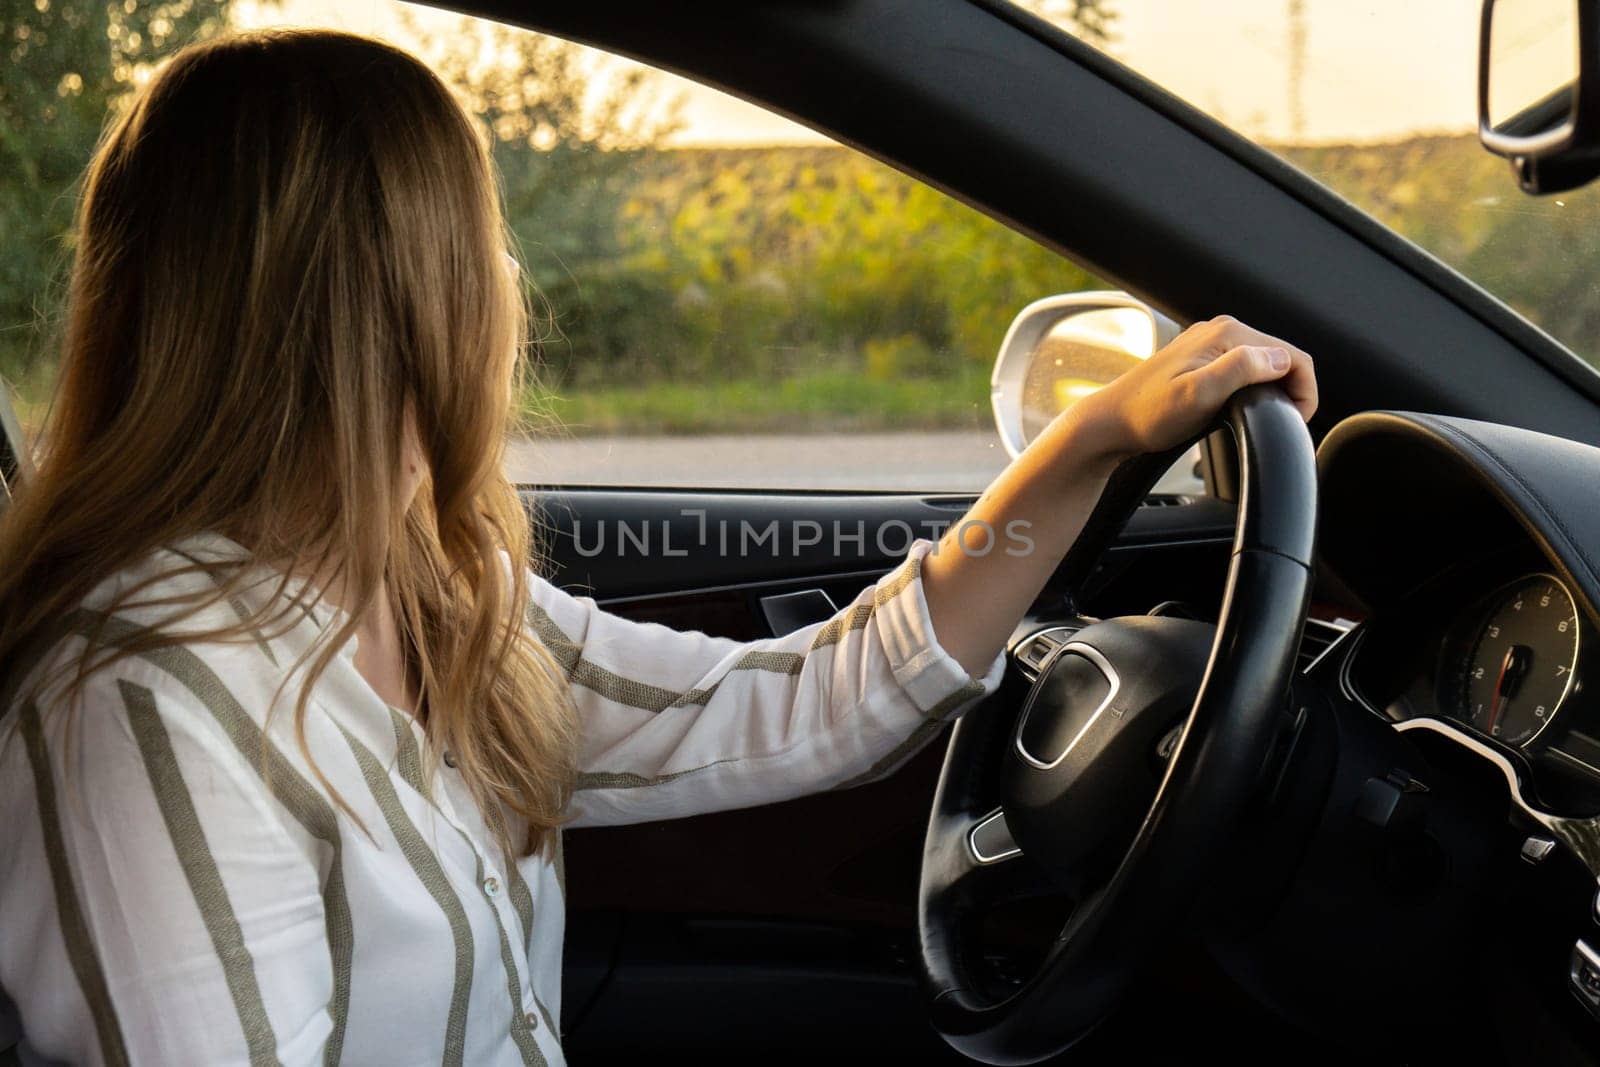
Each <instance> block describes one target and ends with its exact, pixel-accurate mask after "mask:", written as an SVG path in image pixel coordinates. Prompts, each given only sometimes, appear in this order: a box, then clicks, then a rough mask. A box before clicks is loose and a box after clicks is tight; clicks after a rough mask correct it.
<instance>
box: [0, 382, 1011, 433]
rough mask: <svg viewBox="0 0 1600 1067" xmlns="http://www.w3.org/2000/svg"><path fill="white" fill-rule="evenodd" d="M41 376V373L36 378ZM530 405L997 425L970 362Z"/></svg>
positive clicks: (611, 390)
mask: <svg viewBox="0 0 1600 1067" xmlns="http://www.w3.org/2000/svg"><path fill="white" fill-rule="evenodd" d="M34 384H37V383H34ZM18 393H19V394H20V395H14V396H13V400H14V402H15V404H16V408H17V415H18V418H19V419H20V421H21V422H22V423H23V425H24V426H25V427H28V428H29V429H30V430H37V429H38V424H39V423H40V422H41V421H42V420H43V418H44V414H45V396H46V392H45V390H44V389H43V388H35V389H32V390H26V391H24V390H18ZM523 414H524V416H526V417H527V418H528V419H529V420H530V421H532V422H534V423H536V424H537V423H539V422H541V421H544V420H547V419H554V421H555V422H556V423H557V424H558V426H559V427H560V429H561V432H562V433H564V434H570V435H572V436H574V437H584V436H602V435H613V434H616V435H640V434H686V435H687V434H706V433H824V432H829V431H833V432H867V431H873V430H956V429H961V430H967V429H970V430H983V431H987V430H989V429H991V428H992V426H993V423H992V421H991V420H992V416H991V415H990V411H989V375H988V372H987V371H985V370H983V369H981V368H962V369H961V370H960V372H959V373H958V374H956V375H955V376H952V377H948V378H900V379H891V380H878V379H874V378H870V377H868V376H867V375H865V374H863V373H861V372H860V371H858V370H839V371H823V372H816V373H811V374H803V375H795V376H791V377H788V378H784V379H781V380H778V381H772V380H768V379H746V380H738V381H722V382H658V383H656V384H653V385H642V386H630V387H625V388H624V387H608V388H601V389H581V390H579V389H575V390H572V391H571V392H569V393H565V394H556V395H551V394H548V393H542V392H534V393H530V394H529V395H528V396H527V397H525V398H524V403H523Z"/></svg>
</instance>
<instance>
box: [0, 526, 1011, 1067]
mask: <svg viewBox="0 0 1600 1067" xmlns="http://www.w3.org/2000/svg"><path fill="white" fill-rule="evenodd" d="M176 547H178V548H180V549H181V551H182V553H183V554H184V555H185V556H187V557H189V558H192V559H195V560H198V561H202V562H212V561H219V560H229V559H239V558H241V556H242V554H243V552H244V550H243V549H242V548H240V547H239V546H238V545H236V544H234V543H233V542H232V541H229V540H227V539H225V538H221V537H218V536H214V535H208V536H202V537H195V538H191V539H188V540H187V541H186V542H184V543H183V544H182V545H180V546H176ZM930 547H931V546H930V544H929V543H928V542H926V541H920V542H918V543H917V544H916V545H915V546H913V549H912V551H911V554H910V555H909V557H908V558H907V560H906V562H905V563H904V564H903V565H901V566H900V567H899V568H897V569H896V570H894V571H893V572H891V573H890V574H888V575H887V576H885V577H884V578H883V579H882V580H880V581H879V582H877V583H876V585H874V586H872V587H870V588H868V589H866V590H864V591H863V592H862V594H861V595H860V596H859V597H858V598H857V599H856V600H855V601H854V602H853V603H852V604H850V605H849V606H847V607H845V608H844V609H843V610H841V611H840V612H839V613H838V614H837V615H835V616H834V617H833V618H832V619H831V620H830V621H828V622H826V623H820V624H817V625H813V626H808V627H805V628H803V629H801V630H799V631H796V632H795V633H792V634H789V635H786V636H783V637H778V638H773V639H770V640H762V641H752V642H748V643H739V642H736V641H730V640H726V639H721V638H713V637H708V636H706V635H704V634H700V633H682V632H677V631H674V630H670V629H668V628H666V627H662V626H658V625H654V624H648V623H637V622H632V621H628V620H625V619H622V618H619V617H617V616H615V615H611V614H608V613H607V612H605V611H603V610H601V609H600V608H598V607H597V606H596V605H595V603H594V601H592V600H590V599H588V598H575V597H572V596H569V595H567V594H566V593H564V592H562V591H561V590H559V589H557V588H556V587H555V586H553V585H551V584H550V583H549V582H546V581H544V580H542V579H540V578H537V577H532V578H531V579H530V581H531V586H532V591H533V597H532V601H533V604H532V607H531V608H530V611H529V625H530V626H531V627H532V628H533V630H534V632H535V633H536V634H537V635H538V637H539V638H540V639H541V640H543V641H544V642H545V644H546V645H547V647H549V648H550V649H551V651H552V652H553V653H554V654H555V657H556V659H557V660H558V661H559V662H560V663H561V665H562V666H563V668H564V669H565V670H566V672H567V676H568V678H569V680H570V682H571V685H572V690H573V694H574V698H575V701H576V704H577V708H578V712H579V714H580V718H581V722H582V729H583V744H582V754H581V760H580V776H579V779H578V783H577V791H576V793H575V796H574V801H573V812H572V814H573V816H574V818H573V821H572V822H571V823H570V824H569V825H573V826H585V825H603V824H615V823H627V822H639V821H645V820H653V819H665V818H672V817H675V816H680V815H689V814H694V813H698V812H707V811H716V810H722V809H727V808H737V807H742V806H747V805H753V804H762V803H768V802H772V801H779V800H784V799H788V798H791V797H795V796H798V795H801V794H804V793H808V792H814V791H818V790H824V789H830V788H842V787H845V786H849V785H852V784H855V783H858V782H861V781H866V780H870V779H872V778H875V777H878V776H881V775H883V774H886V773H888V772H889V771H891V770H892V769H893V768H895V767H896V766H898V765H899V764H900V763H902V762H903V761H904V760H906V759H908V758H909V757H910V756H911V755H912V754H913V753H914V752H915V751H916V749H917V748H919V747H921V745H923V744H924V743H926V742H927V741H928V740H929V739H931V738H932V737H933V736H935V735H936V734H937V733H938V728H939V725H940V723H941V721H943V720H946V719H949V718H950V717H952V716H954V715H956V714H958V713H959V712H960V711H962V710H963V709H964V708H965V707H967V706H968V705H969V704H970V703H972V701H973V700H975V699H977V698H978V697H979V696H981V695H983V694H985V693H988V692H992V691H993V690H994V689H995V688H996V687H997V686H998V684H999V677H1000V672H1001V668H1002V660H1001V659H999V658H997V659H996V661H995V662H994V664H993V665H992V666H991V667H990V669H989V671H988V672H987V673H986V675H985V676H984V677H983V678H981V679H978V678H973V677H971V676H969V675H968V674H967V673H966V671H964V670H963V669H962V668H961V666H960V665H959V664H958V663H957V662H956V661H955V660H954V659H953V658H952V657H950V656H949V655H948V654H947V653H946V652H945V651H944V650H943V649H942V648H941V647H940V646H939V644H938V642H937V641H936V639H935V636H934V633H933V628H932V624H931V622H930V620H929V617H928V610H927V603H926V600H925V599H924V596H923V592H922V583H921V580H920V576H919V575H920V561H921V559H922V556H923V555H924V554H925V553H926V552H927V551H928V550H929V549H930ZM186 562H187V560H186V559H184V558H181V557H180V556H178V555H173V554H170V553H157V554H155V555H154V556H153V557H152V558H151V559H149V560H147V561H146V562H145V563H143V564H142V565H141V566H139V567H137V568H133V569H131V570H130V571H129V572H128V573H126V574H123V575H119V576H117V578H115V579H113V580H112V581H110V582H108V583H106V584H105V585H104V586H103V587H102V588H101V590H100V591H98V592H97V593H96V594H95V595H93V596H91V597H90V598H89V600H88V601H87V602H86V604H85V607H84V609H83V610H82V611H80V612H79V613H78V617H77V618H76V619H75V620H74V628H75V630H77V631H78V632H79V633H80V634H81V633H83V632H86V631H87V629H88V628H89V627H91V626H93V625H95V624H96V623H97V622H100V621H103V622H104V630H103V634H102V636H103V639H106V640H109V641H111V642H116V641H117V640H119V639H120V638H122V637H123V636H124V635H126V634H128V633H132V632H135V631H136V630H137V629H138V628H139V626H140V625H141V624H147V623H149V622H151V621H153V619H154V618H155V616H153V615H151V614H150V613H149V611H148V610H146V609H140V608H137V607H135V608H131V609H119V614H118V615H117V616H116V617H112V618H108V617H106V616H105V615H103V614H97V613H96V611H95V606H96V605H97V604H98V605H101V606H104V605H105V604H107V603H109V597H110V595H111V593H112V592H113V591H114V590H115V589H116V588H127V587H128V583H130V582H132V581H136V580H138V579H139V578H140V577H145V576H149V575H152V574H156V573H160V572H163V571H166V570H170V569H172V568H173V567H175V566H180V565H183V564H184V563H186ZM205 580H206V579H204V578H203V577H200V576H198V575H193V574H191V575H190V576H188V577H186V578H166V579H163V584H162V585H161V586H157V587H156V588H155V589H153V590H152V591H151V595H158V594H160V593H162V592H168V591H180V590H182V591H187V590H192V589H194V588H195V586H194V585H193V583H194V582H197V581H198V582H204V581H205ZM144 595H145V594H141V597H142V596H144ZM247 595H248V594H247ZM251 606H252V605H247V604H233V605H226V604H219V605H217V606H216V607H215V609H214V610H208V612H207V613H205V614H203V615H201V616H199V617H197V618H196V619H194V620H193V621H192V622H186V623H184V624H183V625H184V626H185V627H192V628H193V629H194V630H195V631H196V632H198V631H199V630H201V629H203V628H217V627H218V626H222V625H229V624H231V623H233V622H236V621H237V618H236V616H235V615H234V614H233V613H236V612H239V611H241V610H248V609H249V608H250V607H251ZM312 615H313V616H314V617H308V618H306V619H305V620H303V621H302V622H300V623H299V624H298V625H296V626H295V628H294V629H292V630H290V631H289V632H287V633H283V634H281V635H275V636H272V637H271V638H270V639H267V638H265V637H261V636H260V635H258V639H257V640H255V641H253V642H250V641H231V642H222V641H200V640H191V641H188V642H185V643H183V644H181V645H178V646H174V647H167V648H163V649H157V650H154V651H149V652H144V653H139V654H135V655H132V656H129V657H125V658H123V659H120V660H118V661H117V662H115V663H113V664H111V665H109V666H106V667H103V668H100V669H97V670H95V671H94V672H93V673H91V674H90V676H89V677H88V680H87V682H86V683H85V687H84V690H83V704H82V705H81V707H80V708H79V709H78V712H77V713H76V717H74V716H64V715H62V714H58V713H57V712H58V711H59V708H58V707H57V706H56V705H53V704H52V703H51V694H52V693H53V692H57V691H58V690H57V688H56V687H51V688H47V689H45V690H44V691H43V692H42V693H40V694H39V695H38V698H37V699H36V700H35V701H30V702H27V703H18V704H17V705H16V706H14V707H10V708H7V709H4V713H5V717H4V719H3V720H0V826H3V828H4V829H3V837H0V871H3V872H4V873H3V875H0V990H3V991H4V993H5V994H6V996H7V997H8V998H9V999H10V1001H11V1002H12V1004H13V1009H14V1014H15V1015H16V1017H17V1018H18V1019H20V1028H21V1037H22V1055H23V1062H25V1063H26V1062H32V1061H34V1060H42V1061H53V1060H55V1061H69V1062H75V1063H76V1062H89V1063H99V1062H105V1063H121V1062H137V1063H231V1062H247V1061H248V1062H251V1063H258V1062H259V1063H272V1062H277V1063H286V1064H301V1063H316V1062H334V1061H340V1060H342V1061H345V1062H350V1063H382V1064H396V1063H439V1062H449V1063H472V1064H513V1063H535V1064H540V1063H543V1064H559V1063H562V1062H563V1057H562V1052H561V1043H560V1035H559V1033H557V1032H556V1031H557V1024H556V1020H557V1019H559V1018H560V1012H561V946H562V934H563V928H564V915H563V910H564V904H565V901H564V880H563V877H562V869H561V863H560V853H559V851H557V853H556V855H555V857H554V861H553V862H551V861H548V860H546V859H544V858H540V857H525V858H522V859H520V860H515V861H511V860H508V858H507V857H506V856H505V854H504V853H503V852H502V851H501V850H500V849H499V848H498V847H497V846H496V845H495V843H494V842H495V840H496V839H495V837H494V835H493V834H492V833H491V832H490V830H489V827H488V826H487V825H486V821H485V819H484V817H483V814H482V813H481V812H480V811H479V810H478V809H476V808H475V806H474V805H473V803H472V801H471V799H470V797H469V795H468V793H467V792H466V789H465V787H464V785H463V783H462V782H461V779H460V777H459V776H458V775H457V774H456V772H455V771H454V770H453V769H452V768H451V767H450V765H449V763H450V761H449V754H448V753H444V754H442V755H443V757H444V758H443V759H442V760H437V761H436V760H433V759H431V758H430V755H431V753H430V752H429V750H428V744H429V742H428V740H427V737H426V735H425V734H424V732H423V730H422V729H421V727H420V726H419V725H418V724H417V723H416V722H415V721H414V720H413V719H411V718H410V717H409V716H407V715H404V714H402V713H401V712H399V711H396V710H395V709H393V708H391V707H390V706H389V705H388V704H386V703H385V702H384V701H383V699H382V698H380V697H379V696H378V695H377V693H376V692H375V691H374V690H373V689H372V687H371V686H370V685H369V684H368V683H367V682H366V680H365V679H364V678H363V677H362V675H361V674H360V673H359V672H358V671H357V670H356V668H355V665H354V662H353V657H354V654H355V648H354V642H351V643H350V644H348V645H347V646H346V647H344V648H343V649H341V650H340V653H339V655H338V656H337V657H335V659H334V661H333V663H332V664H331V666H330V667H329V668H328V670H327V671H326V672H325V673H324V674H323V675H322V677H321V678H320V679H318V681H317V682H316V684H315V686H314V687H313V689H312V692H311V703H310V704H309V706H308V714H307V716H306V720H305V725H306V742H307V747H308V748H309V751H310V754H311V756H312V759H313V760H314V763H315V769H314V768H313V764H312V762H310V761H308V760H307V758H306V754H305V752H304V751H303V750H302V748H301V745H300V744H299V743H298V741H297V739H296V737H295V734H294V715H293V699H294V695H295V694H296V692H297V689H298V687H297V686H295V685H294V684H293V682H294V677H293V675H292V673H291V667H292V665H293V664H295V663H296V662H297V660H299V658H300V656H301V654H302V653H303V652H305V651H306V649H307V648H309V647H310V646H311V645H312V644H313V643H314V642H315V641H316V640H318V638H319V636H321V635H323V634H325V633H327V632H330V631H331V628H332V627H333V626H334V625H335V624H336V623H337V622H338V620H339V619H340V618H341V617H342V613H340V612H339V611H338V609H336V608H332V607H331V606H327V605H323V606H320V607H319V608H318V610H316V611H315V612H313V613H312ZM319 620H320V622H319ZM84 641H85V638H84V637H83V636H76V637H73V638H70V639H68V640H67V641H65V642H63V643H62V644H61V645H59V646H58V647H57V649H56V650H55V652H54V653H52V655H51V656H50V657H47V659H48V660H49V661H50V662H60V661H61V659H63V658H65V657H70V656H71V655H72V654H73V653H74V652H75V651H79V650H81V649H82V647H83V646H84ZM286 683H287V684H286ZM24 691H25V687H24ZM274 701H276V706H275V705H274ZM269 709H270V710H272V714H271V715H270V716H269V715H268V711H269ZM429 767H437V771H436V772H434V775H433V778H432V780H431V781H424V775H425V774H428V773H429V772H428V771H427V770H426V768H429ZM318 771H320V773H321V774H322V775H325V776H326V779H327V782H328V783H329V784H331V785H332V787H333V789H334V790H335V791H336V792H337V795H338V797H340V798H342V800H343V801H344V802H345V803H346V804H348V805H349V806H350V807H351V808H352V809H353V811H354V814H355V816H356V817H358V818H359V820H360V822H359V824H358V823H357V822H356V821H355V819H353V818H352V817H351V815H350V814H349V813H347V812H346V811H344V810H342V809H341V807H340V806H339V805H338V804H337V803H336V802H335V800H334V794H333V793H330V792H329V790H328V789H327V787H326V786H325V785H324V784H323V782H322V781H321V780H320V779H319V776H318ZM13 1022H15V1020H13ZM3 1026H4V1021H3V1020H0V1028H3ZM0 1037H3V1033H0ZM3 1044H4V1041H3V1040H0V1046H3Z"/></svg>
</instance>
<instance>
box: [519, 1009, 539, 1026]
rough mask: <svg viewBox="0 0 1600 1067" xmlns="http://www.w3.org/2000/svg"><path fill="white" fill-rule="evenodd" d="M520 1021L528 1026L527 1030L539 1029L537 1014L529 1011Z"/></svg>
mask: <svg viewBox="0 0 1600 1067" xmlns="http://www.w3.org/2000/svg"><path fill="white" fill-rule="evenodd" d="M522 1021H523V1022H525V1023H527V1024H528V1029H529V1030H537V1029H539V1015H538V1013H537V1012H531V1011H530V1012H529V1013H528V1014H526V1015H524V1016H523V1017H522Z"/></svg>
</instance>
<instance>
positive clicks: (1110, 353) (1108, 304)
mask: <svg viewBox="0 0 1600 1067" xmlns="http://www.w3.org/2000/svg"><path fill="white" fill-rule="evenodd" d="M1179 332H1180V330H1179V327H1178V324H1177V323H1175V322H1173V321H1172V320H1171V319H1169V318H1167V317H1166V316H1165V315H1162V314H1161V313H1160V312H1158V311H1155V310H1153V309H1152V308H1150V307H1149V306H1148V305H1146V304H1144V303H1142V302H1141V301H1139V300H1136V299H1134V298H1133V297H1131V296H1129V295H1128V294H1127V293H1110V292H1108V293H1069V294H1066V295H1063V296H1051V297H1046V298H1045V299H1043V300H1036V301H1034V302H1033V303H1031V304H1029V305H1028V306H1027V307H1025V308H1023V309H1022V313H1021V314H1019V315H1018V316H1017V317H1016V319H1015V320H1013V321H1012V323H1011V329H1009V330H1007V331H1006V338H1005V340H1004V341H1003V342H1002V343H1001V345H1000V356H999V358H998V359H996V360H995V364H994V374H993V375H992V376H991V377H990V379H989V401H990V404H991V405H992V406H993V407H994V424H995V428H996V429H998V430H999V431H1000V441H1001V443H1002V444H1003V445H1005V449H1006V452H1007V453H1009V454H1010V455H1011V457H1012V458H1013V459H1015V458H1016V457H1017V455H1018V454H1020V453H1021V452H1022V450H1023V449H1024V448H1027V447H1028V442H1030V441H1032V440H1033V439H1034V438H1035V437H1037V436H1038V435H1039V433H1040V431H1042V430H1043V429H1044V428H1045V427H1046V426H1047V425H1049V424H1050V421H1051V420H1052V419H1054V418H1055V417H1056V416H1057V415H1059V414H1061V413H1062V412H1063V411H1065V410H1066V409H1067V408H1069V407H1071V406H1072V405H1073V404H1074V403H1076V402H1077V401H1078V400H1080V399H1082V398H1083V397H1085V396H1088V395H1089V394H1090V393H1093V392H1094V391H1095V390H1097V389H1099V388H1100V387H1101V386H1103V385H1105V384H1106V383H1107V382H1109V381H1111V379H1113V378H1115V377H1117V376H1118V375H1119V374H1121V373H1122V372H1123V371H1125V370H1127V369H1128V368H1130V367H1133V366H1136V365H1138V363H1139V362H1141V361H1142V360H1146V359H1149V358H1150V357H1151V356H1153V355H1155V353H1156V352H1158V351H1159V350H1160V349H1162V348H1163V347H1165V346H1166V344H1167V343H1168V342H1169V341H1171V340H1172V339H1173V338H1174V337H1177V336H1178V334H1179Z"/></svg>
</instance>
